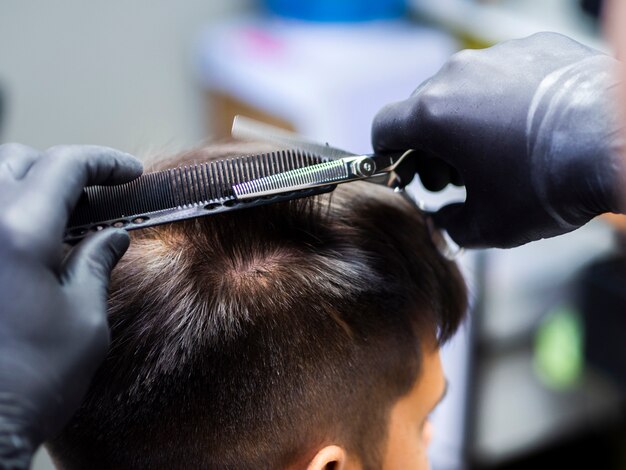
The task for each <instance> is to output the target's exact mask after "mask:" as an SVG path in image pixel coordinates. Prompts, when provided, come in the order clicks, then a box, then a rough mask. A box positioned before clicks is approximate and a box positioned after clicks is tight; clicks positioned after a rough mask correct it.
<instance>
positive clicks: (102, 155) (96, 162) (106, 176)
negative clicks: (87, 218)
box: [24, 145, 143, 234]
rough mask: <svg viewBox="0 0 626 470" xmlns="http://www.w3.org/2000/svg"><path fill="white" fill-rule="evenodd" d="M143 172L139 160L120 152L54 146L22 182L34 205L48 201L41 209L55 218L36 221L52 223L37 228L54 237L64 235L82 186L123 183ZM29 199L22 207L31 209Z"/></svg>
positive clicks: (95, 148)
mask: <svg viewBox="0 0 626 470" xmlns="http://www.w3.org/2000/svg"><path fill="white" fill-rule="evenodd" d="M142 171H143V167H142V164H141V162H140V161H139V160H137V159H136V158H135V157H133V156H131V155H129V154H127V153H124V152H120V151H119V150H114V149H112V148H108V147H98V146H93V145H70V146H57V147H52V148H50V149H49V150H47V151H46V152H45V154H44V155H42V157H41V158H40V159H39V160H37V162H36V163H35V164H34V165H33V167H32V168H31V170H30V171H29V172H28V175H27V176H26V178H25V181H26V182H27V190H28V189H30V195H32V196H34V199H35V202H37V203H39V202H41V199H44V200H45V201H47V204H45V206H46V207H44V208H42V210H43V209H45V211H46V212H47V214H48V215H49V214H53V215H54V216H52V217H51V216H48V217H43V216H42V217H41V219H39V218H38V220H45V221H47V222H48V223H49V224H52V226H49V225H48V226H44V227H40V228H41V230H46V231H48V233H53V234H54V233H62V232H63V229H64V228H65V226H66V224H67V220H68V218H69V216H70V214H71V211H72V210H73V208H74V206H75V205H76V202H77V201H78V198H79V197H80V194H81V191H82V189H83V188H84V187H85V186H87V185H94V184H121V183H126V182H128V181H131V180H133V179H135V178H137V177H138V176H140V175H141V173H142ZM28 196H29V195H28V194H25V195H24V201H25V204H26V205H29V206H30V207H32V206H33V201H32V200H29V197H28ZM39 206H41V204H39Z"/></svg>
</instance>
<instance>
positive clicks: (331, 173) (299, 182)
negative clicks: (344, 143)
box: [233, 160, 350, 199]
mask: <svg viewBox="0 0 626 470" xmlns="http://www.w3.org/2000/svg"><path fill="white" fill-rule="evenodd" d="M349 176H350V172H349V169H348V166H347V165H346V163H345V162H343V161H341V160H336V161H330V162H324V163H320V164H317V165H313V166H309V167H303V168H298V169H295V170H291V171H287V172H284V173H280V174H274V175H270V176H266V177H261V178H259V179H254V180H252V181H247V182H244V183H240V184H236V185H234V186H233V191H234V193H235V196H236V197H237V199H252V198H257V197H262V196H269V195H272V194H278V193H283V192H287V191H297V190H301V189H308V188H312V187H316V186H320V185H323V184H324V185H326V184H332V183H333V182H335V181H339V180H343V179H346V178H348V177H349Z"/></svg>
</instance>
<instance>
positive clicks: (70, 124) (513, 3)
mask: <svg viewBox="0 0 626 470" xmlns="http://www.w3.org/2000/svg"><path fill="white" fill-rule="evenodd" d="M600 10H601V2H600V1H597V0H596V1H586V0H585V1H580V0H543V1H541V2H538V1H534V0H501V1H495V0H494V1H478V0H316V1H309V2H306V1H303V0H300V1H296V0H264V1H263V0H256V1H255V0H177V1H174V0H150V1H148V0H135V1H132V2H128V1H121V0H109V1H108V2H83V1H79V0H56V1H55V2H48V1H43V0H39V1H30V2H23V1H20V0H4V1H3V2H2V3H1V5H0V141H2V142H7V141H19V142H23V143H26V144H28V145H31V146H34V147H37V148H41V149H43V148H46V147H48V146H51V145H55V144H62V143H91V144H102V145H108V146H112V147H118V148H120V149H123V150H125V151H128V152H131V153H134V154H136V155H139V156H141V157H143V158H146V159H147V158H149V157H150V156H152V155H157V154H167V153H172V152H175V151H178V150H181V149H183V148H188V147H191V146H196V145H201V144H202V143H204V142H208V141H210V140H212V139H220V138H224V137H227V136H228V134H229V129H230V125H231V122H232V117H233V116H234V115H235V114H245V115H248V116H252V117H256V118H258V119H262V120H265V121H267V122H270V123H274V124H277V125H280V126H283V127H285V128H288V129H293V130H297V131H298V132H301V133H303V134H304V135H306V136H308V137H310V138H313V139H316V140H320V141H327V142H330V143H332V144H334V145H337V146H339V147H343V148H346V149H349V150H352V151H358V152H367V151H369V150H371V146H370V135H369V133H370V125H371V121H372V118H373V117H374V115H375V113H376V111H377V110H378V109H379V108H380V107H381V106H383V105H384V104H386V103H388V102H390V101H396V100H401V99H404V98H405V97H407V96H408V95H409V94H410V93H411V92H412V91H413V89H414V88H416V87H417V85H418V84H419V83H420V82H421V81H422V80H424V79H426V78H428V77H429V76H431V75H432V74H434V73H435V72H436V71H437V70H438V69H439V67H440V66H441V65H442V64H443V63H444V62H445V60H446V59H447V58H448V57H449V56H450V55H451V54H453V53H454V52H455V51H457V50H459V49H462V48H467V47H472V48H480V47H487V46H489V45H491V44H493V43H496V42H499V41H503V40H506V39H511V38H517V37H523V36H527V35H529V34H532V33H534V32H538V31H557V32H561V33H564V34H566V35H568V36H571V37H573V38H575V39H577V40H579V41H581V42H583V43H586V44H588V45H591V46H593V47H596V48H599V49H602V50H605V51H607V52H610V50H609V48H608V46H607V45H606V44H605V43H604V41H603V40H602V38H601V35H600V28H599V20H598V15H599V12H600ZM412 190H413V191H415V195H416V197H418V198H419V199H421V200H423V201H424V203H425V204H426V205H427V207H429V208H436V207H438V206H440V205H441V204H442V203H443V201H447V200H449V199H459V198H462V197H463V192H462V191H459V190H452V189H450V190H447V191H445V192H444V193H443V195H441V194H437V195H434V194H430V193H428V192H427V191H425V190H424V189H423V188H422V187H421V185H420V184H419V182H415V184H414V185H413V187H412ZM624 225H625V224H624V222H623V220H622V219H621V218H618V217H616V218H611V219H608V218H607V219H600V220H595V221H593V222H592V223H590V224H588V225H587V226H586V227H584V228H583V229H581V230H579V231H577V232H575V233H573V234H570V235H567V236H564V237H560V238H558V239H554V240H546V241H542V242H538V243H535V244H532V245H530V246H526V247H522V248H519V249H516V250H513V251H500V250H489V251H483V252H469V253H465V254H464V255H462V257H461V258H460V262H461V264H462V265H463V268H464V270H465V272H466V275H467V277H468V282H469V283H470V286H471V289H472V304H473V305H472V316H471V321H468V322H467V324H466V325H465V326H464V328H463V330H462V332H461V333H460V334H459V335H458V336H457V337H456V338H455V339H454V340H453V341H452V343H451V344H449V345H448V346H446V348H445V350H444V362H445V368H446V370H447V374H448V376H449V380H450V392H449V395H448V397H447V398H446V400H445V401H444V403H443V406H442V407H441V409H440V410H439V411H438V412H437V413H436V415H435V416H434V422H435V440H434V443H433V446H432V449H431V454H432V461H433V469H434V470H458V469H463V468H465V469H518V468H569V467H571V468H580V467H582V466H585V467H587V468H601V469H622V468H626V455H625V454H626V453H625V452H624V450H622V449H626V426H625V421H626V420H625V419H624V417H625V416H626V415H625V413H624V396H625V395H624V387H625V386H626V343H625V342H624V341H623V339H622V338H623V334H622V331H625V330H626V317H625V316H624V315H622V308H621V305H625V304H626V299H624V293H623V292H624V289H623V286H624V285H626V263H625V262H624V261H625V258H626V249H625V247H626V243H624V240H626V237H624V235H623V233H624V229H623V228H622V227H623V226H624ZM35 468H36V469H38V470H43V469H49V468H52V467H51V463H50V462H49V460H48V458H47V456H46V455H45V452H40V454H39V455H38V457H37V459H36V463H35Z"/></svg>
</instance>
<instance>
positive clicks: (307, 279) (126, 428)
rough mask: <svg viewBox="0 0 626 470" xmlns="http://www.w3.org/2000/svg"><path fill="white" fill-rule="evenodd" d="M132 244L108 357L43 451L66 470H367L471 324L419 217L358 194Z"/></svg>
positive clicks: (197, 224) (339, 193) (384, 193)
mask: <svg viewBox="0 0 626 470" xmlns="http://www.w3.org/2000/svg"><path fill="white" fill-rule="evenodd" d="M253 152H254V147H250V146H243V145H242V144H230V145H226V144H224V145H221V146H211V147H207V148H204V149H198V150H195V151H191V152H188V153H186V154H183V155H181V156H179V157H178V158H177V159H176V160H175V161H174V163H177V164H186V163H190V162H193V161H206V160H211V159H216V158H225V157H228V156H232V155H241V154H250V153H253ZM171 163H172V162H171V161H170V162H168V164H170V165H171ZM132 235H133V236H132V244H131V247H130V249H129V251H128V253H127V254H126V256H125V257H124V258H123V260H122V261H121V262H120V264H119V265H118V267H117V268H116V270H115V272H114V275H113V280H112V286H111V297H110V305H109V321H110V325H111V329H112V347H111V349H110V352H109V355H108V358H107V359H106V361H105V363H104V364H103V365H102V367H101V368H100V370H99V371H98V373H97V375H96V377H95V379H94V381H93V383H92V386H91V389H90V391H89V393H88V396H87V397H86V399H85V400H84V402H83V404H82V406H81V408H80V410H79V411H78V413H77V414H76V415H75V417H74V418H73V419H72V421H71V422H70V423H69V424H68V425H67V426H66V428H65V429H64V430H63V431H62V433H61V434H60V435H59V436H58V437H56V438H55V439H54V440H52V441H51V442H50V443H49V448H50V449H51V453H52V455H53V457H54V458H55V460H56V462H57V463H58V464H59V465H60V466H61V467H62V468H65V469H78V468H91V469H109V468H115V469H149V468H150V469H153V468H168V469H176V468H211V469H213V468H215V469H270V468H272V469H273V468H286V467H290V468H294V467H298V468H299V467H301V466H306V463H307V462H308V459H310V458H312V456H313V455H314V452H315V451H316V450H317V449H318V448H319V447H320V446H322V445H325V444H330V443H335V444H341V445H343V446H344V447H345V448H346V449H347V450H348V451H349V452H354V453H355V454H356V455H357V456H358V457H359V458H360V459H361V462H362V463H363V465H364V467H365V468H376V467H378V466H379V465H380V461H381V458H382V456H383V452H384V448H385V447H384V443H385V437H386V429H387V422H388V416H389V411H390V408H391V406H392V405H393V404H394V403H395V401H397V400H398V399H399V398H400V397H402V396H403V395H404V394H406V393H408V392H409V391H410V390H411V388H412V387H413V385H414V384H415V381H416V380H417V379H418V375H419V370H420V364H421V359H420V354H421V352H420V351H421V348H422V347H423V345H424V344H426V342H429V344H432V341H433V340H434V339H436V340H437V341H438V343H437V345H439V344H441V342H443V341H445V340H447V339H448V338H449V337H450V336H451V335H452V334H453V333H454V332H455V330H456V329H457V328H458V326H459V324H460V322H461V320H462V317H463V315H464V312H465V309H466V291H465V285H464V283H463V280H462V277H461V275H460V273H459V271H458V269H457V267H456V266H455V264H454V263H453V262H451V261H448V260H447V259H445V258H444V257H443V256H441V255H440V254H439V252H438V251H437V249H436V248H435V246H434V245H433V242H432V240H431V233H430V231H429V229H428V227H427V224H426V222H425V218H424V216H423V214H422V213H421V212H420V211H419V210H418V209H417V208H416V206H415V205H413V204H412V203H411V202H409V201H408V200H407V199H406V198H404V197H403V196H401V195H400V194H397V193H394V192H393V191H392V190H390V189H388V188H385V187H380V186H377V185H373V184H370V183H363V182H358V183H350V184H345V185H340V186H339V187H337V189H336V190H335V191H334V192H333V193H332V194H329V195H323V196H317V197H312V198H307V199H300V200H294V201H290V202H286V203H279V204H274V205H267V206H263V207H258V208H250V209H245V210H240V211H233V212H229V213H225V214H217V215H214V216H209V217H203V218H199V219H195V220H189V221H185V222H180V223H176V224H170V225H165V226H160V227H156V228H151V229H146V230H143V231H139V232H135V233H133V234H132ZM429 338H430V340H429Z"/></svg>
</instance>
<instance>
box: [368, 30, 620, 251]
mask: <svg viewBox="0 0 626 470" xmlns="http://www.w3.org/2000/svg"><path fill="white" fill-rule="evenodd" d="M617 67H618V62H617V61H615V60H614V59H612V58H611V57H609V56H607V55H604V54H602V53H600V52H598V51H596V50H594V49H590V48H589V47H586V46H584V45H582V44H579V43H577V42H575V41H573V40H571V39H569V38H567V37H565V36H562V35H559V34H553V33H541V34H536V35H534V36H531V37H528V38H525V39H520V40H514V41H507V42H504V43H502V44H498V45H496V46H494V47H491V48H489V49H484V50H479V51H469V50H468V51H462V52H460V53H458V54H455V55H454V56H453V57H452V58H451V59H450V60H449V61H448V62H447V63H446V64H445V65H444V66H443V68H442V69H441V70H440V71H439V72H438V73H437V74H436V75H435V76H434V77H432V78H431V79H430V80H428V81H426V82H425V83H423V84H422V85H421V86H420V87H419V88H418V89H417V90H416V91H415V92H414V93H413V95H412V96H411V97H410V98H409V99H407V100H406V101H402V102H399V103H395V104H391V105H388V106H387V107H385V108H383V109H382V110H381V111H380V112H379V113H378V115H377V116H376V118H375V120H374V124H373V130H372V139H373V144H374V147H375V149H376V150H377V151H389V150H405V149H409V148H414V149H417V150H418V154H417V157H416V158H418V160H419V163H418V172H419V173H420V177H421V178H422V181H423V182H424V183H425V185H426V186H427V187H428V189H432V190H438V189H441V188H442V187H443V186H445V184H447V183H448V182H450V181H452V182H463V183H464V184H465V186H466V189H467V199H466V201H465V203H461V204H452V205H449V206H446V207H444V208H443V209H442V210H440V211H439V212H438V213H436V214H435V222H436V223H437V224H438V225H440V226H441V227H443V228H445V229H447V230H448V233H449V234H450V235H451V236H452V238H453V239H454V240H455V241H456V242H457V243H459V244H460V245H463V246H467V247H489V246H491V247H513V246H517V245H521V244H524V243H527V242H530V241H533V240H538V239H540V238H546V237H552V236H555V235H559V234H562V233H565V232H569V231H571V230H574V229H576V228H578V227H580V226H581V225H583V224H585V223H586V222H588V221H589V220H590V219H591V218H593V217H594V216H596V215H598V214H601V213H603V212H620V209H621V203H620V194H619V191H620V186H621V184H620V181H622V175H621V171H620V169H621V160H620V153H621V150H622V147H623V142H622V140H621V128H620V124H619V123H618V119H617V109H618V107H617V106H616V107H615V109H613V106H615V105H616V103H614V101H615V98H616V96H615V94H616V93H615V88H616V86H617V84H618V79H617V70H616V69H617ZM618 104H619V103H617V105H618ZM459 175H460V178H459ZM455 180H460V181H455Z"/></svg>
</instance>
